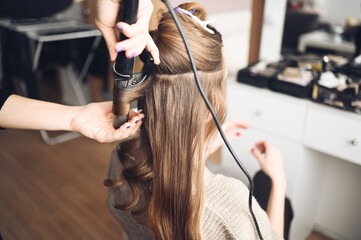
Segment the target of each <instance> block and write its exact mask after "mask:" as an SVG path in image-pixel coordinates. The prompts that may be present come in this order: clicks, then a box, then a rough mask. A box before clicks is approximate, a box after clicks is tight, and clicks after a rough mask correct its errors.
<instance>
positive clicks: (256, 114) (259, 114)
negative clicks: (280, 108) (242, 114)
mask: <svg viewBox="0 0 361 240" xmlns="http://www.w3.org/2000/svg"><path fill="white" fill-rule="evenodd" d="M254 115H255V116H256V117H260V116H262V115H263V112H262V111H255V112H254Z"/></svg>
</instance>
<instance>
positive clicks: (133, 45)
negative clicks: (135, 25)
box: [115, 35, 147, 58]
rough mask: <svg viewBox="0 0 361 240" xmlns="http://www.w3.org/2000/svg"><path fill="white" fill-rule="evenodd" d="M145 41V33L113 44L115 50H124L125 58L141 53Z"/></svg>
mask: <svg viewBox="0 0 361 240" xmlns="http://www.w3.org/2000/svg"><path fill="white" fill-rule="evenodd" d="M146 43H147V35H139V36H136V37H133V38H130V39H127V40H124V41H121V42H118V43H117V44H115V48H116V51H117V52H121V51H125V52H126V54H125V55H126V56H127V58H132V57H135V56H138V55H139V54H141V53H142V51H143V49H144V48H145V45H146Z"/></svg>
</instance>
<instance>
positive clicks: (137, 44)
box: [96, 0, 160, 64]
mask: <svg viewBox="0 0 361 240" xmlns="http://www.w3.org/2000/svg"><path fill="white" fill-rule="evenodd" d="M119 8H120V1H118V0H98V1H97V10H98V12H97V16H96V25H97V26H98V28H99V30H100V31H101V32H102V34H103V36H104V39H105V41H106V43H107V46H108V49H109V54H110V58H111V60H112V61H114V60H115V58H116V57H117V53H118V52H121V51H125V52H126V56H127V57H128V58H132V57H134V56H137V55H139V54H140V53H142V51H143V49H144V48H145V49H146V50H147V51H148V52H149V53H150V54H151V55H152V57H153V58H154V63H155V64H159V63H160V60H159V51H158V48H157V46H156V45H155V44H154V41H153V39H152V38H151V37H150V35H149V31H148V28H149V20H150V17H151V15H152V12H153V4H152V2H151V0H140V1H139V9H138V18H137V21H136V23H135V24H132V25H129V24H127V23H124V22H119V23H117V18H118V12H119ZM115 27H117V28H118V29H119V30H120V31H121V32H122V33H123V34H124V35H125V36H126V37H128V38H129V39H127V40H125V41H122V42H117V40H118V37H117V34H116V32H115Z"/></svg>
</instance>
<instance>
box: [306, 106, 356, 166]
mask: <svg viewBox="0 0 361 240" xmlns="http://www.w3.org/2000/svg"><path fill="white" fill-rule="evenodd" d="M334 111H335V112H340V111H338V110H333V109H327V110H326V111H324V110H323V109H322V108H311V107H310V108H309V109H308V115H307V119H306V126H305V135H304V139H303V143H304V145H305V146H307V147H310V148H312V149H315V150H318V151H320V152H323V153H327V154H329V155H332V156H335V157H338V158H341V159H345V160H348V161H350V162H353V163H356V164H359V165H361V117H359V116H356V115H355V114H352V117H351V115H350V117H348V116H349V114H346V113H343V114H342V115H341V114H335V113H334Z"/></svg>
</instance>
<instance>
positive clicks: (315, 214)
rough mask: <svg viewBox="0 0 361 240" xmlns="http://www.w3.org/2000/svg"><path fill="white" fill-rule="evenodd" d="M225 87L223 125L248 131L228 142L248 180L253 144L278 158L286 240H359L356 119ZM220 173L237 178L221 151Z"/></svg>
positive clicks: (360, 145) (359, 130) (360, 158)
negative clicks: (311, 237) (237, 124)
mask: <svg viewBox="0 0 361 240" xmlns="http://www.w3.org/2000/svg"><path fill="white" fill-rule="evenodd" d="M227 84H228V119H238V120H241V121H244V122H247V123H249V124H251V125H252V128H251V129H250V130H244V131H242V137H241V138H240V139H237V140H235V141H233V142H232V146H233V147H234V149H235V151H236V152H237V154H238V156H239V157H240V159H241V161H243V163H244V165H245V166H246V168H247V169H248V170H249V172H250V174H251V175H253V174H254V173H255V172H257V171H258V170H259V165H258V163H257V161H256V160H255V159H254V158H253V157H252V155H251V151H250V150H251V148H252V146H253V144H254V143H255V142H256V141H260V140H269V141H270V142H271V143H272V144H273V145H275V146H276V147H277V148H279V149H281V151H282V153H283V156H284V161H285V171H286V177H287V196H288V197H289V198H290V199H291V201H292V204H293V208H294V212H295V217H294V221H293V223H292V227H291V235H290V237H291V239H296V240H297V239H305V238H306V236H307V235H308V234H309V233H310V232H311V230H312V229H316V230H318V231H320V232H323V233H324V234H325V235H328V236H330V237H332V238H334V239H361V204H359V201H358V199H360V198H361V188H359V186H358V184H359V182H361V115H357V114H356V113H351V112H346V111H342V110H339V109H334V108H331V107H328V106H324V105H321V104H318V103H314V102H312V101H310V100H307V99H299V98H295V97H292V96H288V95H285V94H281V93H277V92H273V91H270V90H268V89H260V88H256V87H253V86H249V85H245V84H241V83H238V82H236V81H235V79H233V78H229V79H227ZM222 167H224V168H225V169H227V170H229V171H233V173H234V174H238V175H239V176H240V178H241V179H242V178H243V177H242V176H241V175H242V173H241V171H240V170H239V169H238V167H237V166H236V164H235V162H234V160H233V159H232V158H231V156H230V154H229V153H228V152H227V150H226V149H225V148H224V149H223V150H222ZM330 183H334V184H333V185H330ZM344 186H347V188H345V187H344ZM349 196H352V197H349ZM336 213H337V214H336ZM340 221H342V222H343V224H339V223H340Z"/></svg>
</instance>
